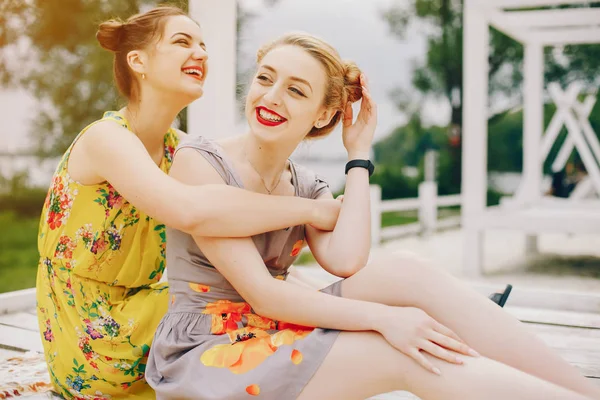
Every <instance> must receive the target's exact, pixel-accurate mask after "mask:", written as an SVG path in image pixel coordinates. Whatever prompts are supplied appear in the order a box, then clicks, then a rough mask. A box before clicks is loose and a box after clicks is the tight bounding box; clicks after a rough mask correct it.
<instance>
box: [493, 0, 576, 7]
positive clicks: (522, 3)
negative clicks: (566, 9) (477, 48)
mask: <svg viewBox="0 0 600 400" xmlns="http://www.w3.org/2000/svg"><path fill="white" fill-rule="evenodd" d="M482 1H483V2H485V3H487V4H488V5H489V6H490V7H497V8H529V7H543V6H558V5H561V4H586V3H587V2H586V1H583V0H482Z"/></svg>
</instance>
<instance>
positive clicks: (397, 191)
mask: <svg viewBox="0 0 600 400" xmlns="http://www.w3.org/2000/svg"><path fill="white" fill-rule="evenodd" d="M371 184H373V185H379V186H381V198H382V199H384V200H388V199H398V198H405V197H417V195H418V180H417V179H413V178H409V177H407V176H406V175H404V173H403V172H402V165H385V164H381V165H378V166H377V168H376V171H375V173H374V174H373V176H372V177H371Z"/></svg>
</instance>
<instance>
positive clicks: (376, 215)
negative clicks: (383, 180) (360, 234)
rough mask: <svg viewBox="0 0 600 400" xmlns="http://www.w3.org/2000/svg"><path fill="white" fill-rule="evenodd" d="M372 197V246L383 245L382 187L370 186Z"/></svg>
mask: <svg viewBox="0 0 600 400" xmlns="http://www.w3.org/2000/svg"><path fill="white" fill-rule="evenodd" d="M370 196H371V245H372V246H373V247H378V246H379V244H380V243H381V186H379V185H370Z"/></svg>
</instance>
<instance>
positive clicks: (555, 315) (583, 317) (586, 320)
mask: <svg viewBox="0 0 600 400" xmlns="http://www.w3.org/2000/svg"><path fill="white" fill-rule="evenodd" d="M511 300H512V299H511ZM511 304H512V301H511ZM506 311H507V312H508V313H510V314H511V315H513V316H515V317H516V318H518V319H519V321H523V322H530V323H537V324H543V325H557V326H568V327H579V328H594V330H595V335H596V336H597V337H598V338H599V339H600V313H582V312H575V311H560V310H550V309H543V308H531V307H513V306H507V307H506ZM588 330H590V329H588Z"/></svg>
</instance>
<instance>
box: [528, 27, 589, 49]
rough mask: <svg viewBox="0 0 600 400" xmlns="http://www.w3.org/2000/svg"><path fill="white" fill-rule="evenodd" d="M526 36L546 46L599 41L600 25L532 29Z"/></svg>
mask: <svg viewBox="0 0 600 400" xmlns="http://www.w3.org/2000/svg"><path fill="white" fill-rule="evenodd" d="M528 37H529V39H530V40H531V41H533V42H538V43H542V44H544V45H546V46H550V45H564V44H593V43H600V27H594V28H556V29H540V30H532V31H530V32H529V33H528Z"/></svg>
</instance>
